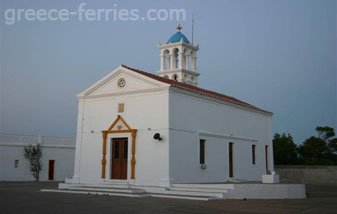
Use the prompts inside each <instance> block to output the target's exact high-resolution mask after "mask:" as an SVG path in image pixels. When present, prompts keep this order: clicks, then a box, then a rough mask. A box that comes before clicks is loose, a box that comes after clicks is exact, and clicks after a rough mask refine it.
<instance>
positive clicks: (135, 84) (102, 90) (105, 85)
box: [78, 66, 166, 97]
mask: <svg viewBox="0 0 337 214" xmlns="http://www.w3.org/2000/svg"><path fill="white" fill-rule="evenodd" d="M163 86H166V84H165V83H162V82H160V81H156V80H154V79H151V78H148V77H145V76H144V75H140V74H137V73H136V72H133V71H130V70H128V69H127V68H124V67H122V66H120V67H118V68H117V69H116V70H114V71H113V72H111V73H110V74H108V75H107V76H105V77H104V78H103V79H101V80H99V81H98V82H97V83H95V84H94V85H92V86H91V87H90V88H88V89H87V90H85V91H84V92H82V93H81V94H79V95H78V96H79V97H81V96H99V95H109V94H124V93H128V92H137V91H147V90H151V89H156V88H160V87H163Z"/></svg>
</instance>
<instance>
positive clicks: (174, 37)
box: [166, 31, 190, 44]
mask: <svg viewBox="0 0 337 214" xmlns="http://www.w3.org/2000/svg"><path fill="white" fill-rule="evenodd" d="M181 38H182V39H183V41H184V42H185V43H190V41H188V39H187V37H186V36H185V35H184V34H182V33H181V32H180V31H178V32H177V33H175V34H173V35H172V36H171V37H170V39H169V40H168V41H167V42H166V44H169V43H176V42H180V40H181Z"/></svg>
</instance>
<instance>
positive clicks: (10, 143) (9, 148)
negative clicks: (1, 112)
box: [0, 134, 75, 181]
mask: <svg viewBox="0 0 337 214" xmlns="http://www.w3.org/2000/svg"><path fill="white" fill-rule="evenodd" d="M37 143H40V144H41V145H42V147H41V148H42V157H41V162H42V170H41V171H40V180H41V181H47V180H48V167H49V160H55V169H54V180H57V181H63V180H64V179H65V178H67V177H70V176H71V175H72V174H73V170H74V155H75V145H74V144H75V141H74V139H73V138H61V137H45V136H42V137H40V136H30V135H8V134H0V180H1V181H33V180H35V179H34V177H33V176H32V175H31V172H30V169H29V161H28V160H27V159H25V157H24V146H28V145H29V144H33V145H36V144H37ZM15 160H19V163H18V167H17V168H15V167H14V163H15Z"/></svg>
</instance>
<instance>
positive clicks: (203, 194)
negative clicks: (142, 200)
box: [149, 189, 224, 198]
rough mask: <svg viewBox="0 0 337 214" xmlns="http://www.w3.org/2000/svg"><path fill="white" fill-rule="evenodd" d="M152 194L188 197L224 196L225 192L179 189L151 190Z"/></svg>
mask: <svg viewBox="0 0 337 214" xmlns="http://www.w3.org/2000/svg"><path fill="white" fill-rule="evenodd" d="M149 193H150V194H160V195H179V196H186V197H190V196H192V197H194V196H196V197H215V198H223V196H224V195H223V193H217V192H197V191H178V190H169V189H168V190H160V191H151V192H149Z"/></svg>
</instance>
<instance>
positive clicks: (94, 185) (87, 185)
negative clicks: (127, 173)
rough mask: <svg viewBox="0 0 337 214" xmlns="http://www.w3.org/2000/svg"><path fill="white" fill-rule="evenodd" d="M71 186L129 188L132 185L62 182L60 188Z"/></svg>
mask: <svg viewBox="0 0 337 214" xmlns="http://www.w3.org/2000/svg"><path fill="white" fill-rule="evenodd" d="M70 187H89V188H96V187H98V188H118V189H129V188H130V187H131V185H129V184H64V183H60V184H59V188H60V189H68V188H70Z"/></svg>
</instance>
